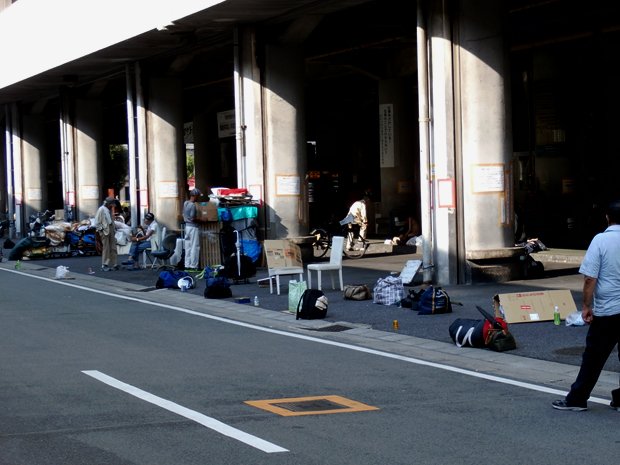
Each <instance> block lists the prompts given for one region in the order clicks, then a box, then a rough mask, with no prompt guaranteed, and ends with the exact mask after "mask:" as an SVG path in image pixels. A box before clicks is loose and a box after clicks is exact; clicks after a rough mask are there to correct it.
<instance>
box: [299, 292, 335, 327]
mask: <svg viewBox="0 0 620 465" xmlns="http://www.w3.org/2000/svg"><path fill="white" fill-rule="evenodd" d="M327 306H328V301H327V297H326V296H325V294H324V293H323V291H319V290H318V289H306V290H305V291H304V293H303V294H302V295H301V298H300V299H299V303H298V304H297V312H296V316H295V319H296V320H299V319H300V318H301V319H302V320H316V319H321V318H325V317H326V316H327Z"/></svg>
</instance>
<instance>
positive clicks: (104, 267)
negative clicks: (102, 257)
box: [101, 265, 112, 271]
mask: <svg viewBox="0 0 620 465" xmlns="http://www.w3.org/2000/svg"><path fill="white" fill-rule="evenodd" d="M101 271H112V268H110V267H109V266H108V265H103V266H102V267H101Z"/></svg>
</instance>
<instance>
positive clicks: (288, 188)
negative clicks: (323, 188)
mask: <svg viewBox="0 0 620 465" xmlns="http://www.w3.org/2000/svg"><path fill="white" fill-rule="evenodd" d="M300 194H301V178H300V177H299V176H294V175H287V174H278V175H276V195H300Z"/></svg>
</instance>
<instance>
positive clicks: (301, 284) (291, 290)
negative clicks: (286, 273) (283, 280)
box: [288, 279, 308, 313]
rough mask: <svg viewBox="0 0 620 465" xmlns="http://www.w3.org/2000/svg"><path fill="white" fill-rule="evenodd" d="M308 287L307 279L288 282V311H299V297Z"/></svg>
mask: <svg viewBox="0 0 620 465" xmlns="http://www.w3.org/2000/svg"><path fill="white" fill-rule="evenodd" d="M306 289H308V285H307V284H306V281H296V280H294V279H292V280H290V281H289V282H288V311H289V312H291V313H296V312H297V305H298V304H299V299H301V296H302V295H303V293H304V291H305V290H306Z"/></svg>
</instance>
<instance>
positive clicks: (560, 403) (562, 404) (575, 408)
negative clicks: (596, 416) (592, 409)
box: [551, 399, 620, 412]
mask: <svg viewBox="0 0 620 465" xmlns="http://www.w3.org/2000/svg"><path fill="white" fill-rule="evenodd" d="M551 405H552V406H553V408H554V409H557V410H570V411H572V412H583V411H584V410H588V407H587V405H570V404H569V403H568V402H566V400H565V399H563V400H554V401H553V402H552V403H551ZM609 407H610V408H612V409H614V410H616V411H618V412H620V405H618V403H616V402H614V401H613V400H612V401H611V402H610V403H609Z"/></svg>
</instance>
